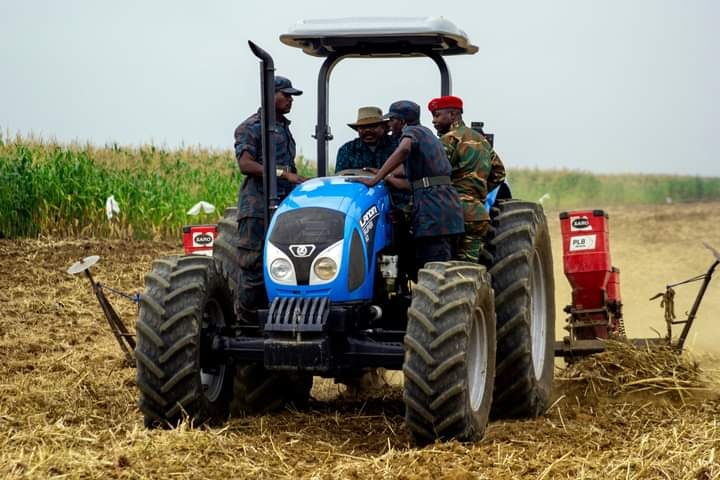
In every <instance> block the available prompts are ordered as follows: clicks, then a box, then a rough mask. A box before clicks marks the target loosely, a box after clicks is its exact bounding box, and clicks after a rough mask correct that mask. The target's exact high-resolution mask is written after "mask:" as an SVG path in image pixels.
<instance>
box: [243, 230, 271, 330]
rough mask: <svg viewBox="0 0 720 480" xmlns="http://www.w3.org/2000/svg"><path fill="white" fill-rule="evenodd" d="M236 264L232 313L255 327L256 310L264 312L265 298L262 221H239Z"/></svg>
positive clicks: (266, 302) (266, 299)
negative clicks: (238, 266)
mask: <svg viewBox="0 0 720 480" xmlns="http://www.w3.org/2000/svg"><path fill="white" fill-rule="evenodd" d="M238 233H239V239H238V253H239V264H240V268H239V269H238V279H237V285H238V289H237V295H236V298H235V307H236V308H235V311H236V312H237V314H238V316H239V317H240V321H241V322H243V323H251V324H252V323H257V310H258V309H259V308H267V305H268V298H267V292H266V291H265V278H264V276H263V258H262V257H263V240H264V238H265V224H264V222H263V219H262V218H254V217H244V218H240V219H238Z"/></svg>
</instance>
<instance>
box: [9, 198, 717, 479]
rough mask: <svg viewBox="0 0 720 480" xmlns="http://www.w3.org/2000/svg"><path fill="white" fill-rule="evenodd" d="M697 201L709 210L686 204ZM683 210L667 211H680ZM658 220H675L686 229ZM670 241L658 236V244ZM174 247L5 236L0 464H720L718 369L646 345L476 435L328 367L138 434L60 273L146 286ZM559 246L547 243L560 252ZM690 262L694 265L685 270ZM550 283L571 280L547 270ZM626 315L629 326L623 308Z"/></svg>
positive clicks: (510, 473)
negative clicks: (416, 440)
mask: <svg viewBox="0 0 720 480" xmlns="http://www.w3.org/2000/svg"><path fill="white" fill-rule="evenodd" d="M672 207H675V206H672ZM646 208H649V207H646ZM703 208H707V209H712V208H714V209H715V211H717V208H718V207H717V205H716V204H715V205H708V206H702V205H701V206H693V209H695V210H697V209H703ZM693 211H694V210H693ZM677 212H680V209H679V208H678V210H677V211H674V210H673V211H670V212H669V217H668V218H663V219H662V222H665V223H667V222H672V221H675V222H680V221H681V218H680V217H679V216H678V215H676V214H675V213H677ZM641 213H642V212H641ZM706 213H709V211H708V212H706ZM610 215H611V222H613V223H611V225H612V228H614V230H611V236H612V237H611V238H612V240H615V243H614V244H613V245H616V246H617V248H618V250H619V252H632V251H634V250H633V249H634V248H636V247H637V248H640V247H639V245H641V244H642V242H644V241H647V239H646V238H645V239H643V238H640V231H642V229H639V228H636V227H635V226H634V224H633V225H630V224H623V223H622V222H623V221H625V220H626V219H629V220H630V221H634V219H635V218H636V215H640V214H638V213H637V212H636V211H633V212H619V213H617V212H616V214H615V215H614V212H613V211H612V210H611V211H610ZM648 215H650V218H651V219H652V213H651V212H650V213H648ZM548 216H550V214H549V215H548ZM640 216H642V215H640ZM646 218H647V217H646ZM673 219H674V220H673ZM552 228H554V227H553V226H552V224H551V229H552ZM667 228H671V229H672V231H673V232H682V231H684V230H683V228H685V227H682V226H677V228H674V229H673V226H672V225H670V226H668V227H667ZM687 228H689V227H687ZM713 228H714V227H713ZM614 232H617V233H614ZM556 233H557V232H554V233H553V242H554V243H555V244H556V245H555V247H557V246H558V245H557V243H558V241H559V240H558V235H557V234H556ZM636 233H637V235H638V238H635V237H634V236H633V235H635V234H636ZM704 233H707V230H706V231H705V232H704ZM616 236H617V238H616ZM716 238H717V236H716ZM676 241H677V239H674V238H673V237H672V236H670V237H669V238H668V242H676ZM711 242H712V239H711ZM674 245H675V244H674V243H673V244H672V245H670V246H667V245H665V244H663V243H662V242H661V241H658V242H656V245H655V247H654V250H657V251H665V250H664V249H665V248H670V249H671V248H673V246H674ZM700 248H701V247H700ZM177 250H178V246H177V245H176V244H174V243H158V242H132V243H125V242H119V241H118V242H115V241H113V242H101V241H97V240H92V241H84V240H45V241H43V240H24V241H8V240H2V241H0V273H2V278H3V281H2V284H1V287H2V288H0V398H2V400H0V477H7V478H52V477H62V478H170V477H178V478H327V479H338V478H343V479H344V478H358V479H360V478H406V479H416V478H417V479H427V478H488V479H516V478H548V479H549V478H573V479H575V478H603V479H605V478H623V479H624V478H647V479H657V478H671V479H682V478H687V479H710V478H718V477H719V476H720V466H719V465H718V461H717V460H716V455H717V453H716V452H717V451H718V448H719V447H720V431H718V426H717V419H718V415H719V414H720V401H718V399H717V396H716V393H715V392H716V391H717V387H716V386H715V385H714V383H713V373H712V372H707V371H705V372H704V373H703V371H702V370H697V369H694V364H693V362H692V361H691V360H688V359H687V358H681V359H673V358H672V357H667V356H663V357H661V358H660V359H658V358H655V359H653V358H652V357H647V356H645V357H642V356H641V357H638V355H644V354H642V353H638V352H632V353H628V352H626V351H624V350H622V348H620V349H618V350H617V351H614V352H610V353H609V354H605V355H604V356H601V357H595V358H593V359H589V360H588V361H586V362H583V363H580V364H575V365H573V366H572V367H571V369H569V370H562V371H559V372H558V374H557V381H556V396H555V399H556V400H555V403H554V404H553V406H552V407H551V408H550V410H549V411H548V413H547V415H546V416H544V417H542V418H539V419H535V420H497V421H494V422H492V423H491V424H490V426H489V428H488V431H487V436H486V438H485V439H484V440H483V441H482V442H479V443H478V444H471V445H468V444H459V443H456V442H450V443H444V444H440V443H439V444H435V445H431V446H428V447H426V448H422V449H417V448H414V447H413V446H412V445H410V443H409V440H410V439H409V435H408V433H407V431H406V430H405V428H404V426H403V404H402V392H401V388H400V387H399V386H397V385H394V386H387V387H385V388H383V389H381V390H378V391H376V392H373V393H372V394H370V395H368V396H366V397H365V398H357V397H348V396H345V395H342V394H341V393H339V391H338V387H337V386H335V385H334V384H333V383H332V382H331V381H328V380H321V379H316V383H315V386H314V388H313V396H314V397H315V398H316V399H317V400H316V401H313V402H311V404H310V406H309V408H308V409H307V410H303V411H284V412H281V413H279V414H277V415H267V416H258V417H245V418H237V419H232V420H231V421H230V422H229V423H228V424H227V425H226V426H225V427H223V428H215V429H206V428H196V429H192V428H189V425H182V426H181V427H180V428H179V429H176V430H171V431H162V430H156V431H147V430H145V429H144V428H143V427H142V418H141V416H140V413H139V412H138V410H137V408H136V406H135V399H136V390H135V387H134V370H133V369H131V368H128V367H126V366H125V365H124V364H123V361H122V356H121V354H120V351H119V349H118V347H117V345H116V344H115V340H114V338H113V337H112V335H111V334H110V333H109V331H108V329H107V326H106V324H105V320H104V318H103V317H102V315H101V313H100V309H99V306H98V305H97V303H96V301H95V299H94V297H93V295H92V292H91V291H90V288H89V285H88V283H87V281H86V280H85V279H83V278H81V277H71V276H69V275H67V274H66V273H65V270H66V269H67V267H68V266H69V265H70V264H71V263H73V262H74V261H75V260H77V259H78V258H81V257H84V256H87V255H90V254H98V255H100V256H101V257H102V258H101V261H100V263H99V264H98V265H97V266H96V267H94V269H93V272H94V274H95V276H96V279H97V280H99V281H101V282H104V283H107V284H108V285H110V286H112V287H115V288H118V289H120V290H124V291H128V292H134V291H137V290H138V289H140V288H142V282H143V275H144V274H145V273H146V272H147V271H148V270H149V268H150V263H151V261H152V259H153V258H156V257H158V256H160V255H163V254H167V253H171V252H174V251H177ZM703 255H704V254H702V255H701V254H698V259H697V265H705V264H706V263H708V264H709V258H710V257H707V259H706V258H705V256H703ZM560 258H561V257H560V256H559V254H557V253H556V257H555V261H556V263H558V262H560ZM617 258H620V259H622V260H623V263H622V264H620V262H615V263H618V264H619V266H620V268H621V269H624V271H630V272H632V271H635V270H636V269H637V270H638V271H640V270H641V269H640V266H639V265H638V264H639V263H640V262H646V261H648V259H647V257H646V258H639V257H638V258H633V256H632V255H627V254H624V253H619V254H618V255H616V259H617ZM650 258H651V261H655V260H654V257H652V254H651V255H650ZM705 260H708V261H707V262H706V261H705ZM653 268H655V266H653ZM658 268H659V267H658ZM694 269H695V264H693V265H691V266H689V267H688V270H692V271H693V272H694ZM665 273H666V272H663V273H662V274H665ZM669 273H673V272H672V271H671V272H669ZM684 273H685V272H679V273H678V277H680V278H679V279H682V277H683V275H684ZM694 273H699V272H694ZM688 276H690V275H688ZM623 280H624V282H625V283H624V285H627V291H640V292H643V290H642V289H643V285H642V284H643V283H644V284H645V287H644V288H647V289H648V290H649V291H650V293H651V294H652V293H655V292H654V291H653V289H657V288H656V287H657V286H660V287H662V285H664V283H666V282H667V281H669V280H671V278H652V279H647V278H645V279H643V278H641V277H640V276H633V275H627V276H626V277H625V278H624V279H623ZM556 283H557V284H558V285H562V284H564V283H565V280H564V278H563V277H561V276H558V275H557V274H556ZM650 283H652V285H648V284H650ZM718 291H719V290H718V285H711V289H710V290H709V292H708V295H710V296H711V297H712V296H714V297H713V298H710V300H711V302H709V303H708V304H707V306H706V305H704V306H703V309H701V315H700V318H699V319H698V328H700V329H701V331H707V332H709V331H710V330H708V329H709V328H710V325H711V324H712V320H714V319H715V318H717V313H718V310H717V309H716V307H715V305H716V303H713V302H714V301H715V300H716V299H717V296H718V295H717V292H718ZM649 296H650V295H647V297H649ZM642 297H643V298H633V297H631V296H628V295H626V296H625V298H624V301H625V303H626V304H630V305H632V308H631V310H633V309H636V310H638V311H639V310H640V309H648V310H650V312H649V313H648V317H649V318H650V317H652V318H655V319H657V320H656V325H657V327H658V329H660V330H662V328H663V325H662V311H661V310H660V309H659V308H658V307H657V305H654V304H649V303H647V298H645V297H646V295H645V294H644V292H643V295H642ZM111 301H112V302H113V304H114V305H116V306H117V307H118V310H119V312H120V315H121V316H122V317H123V318H124V319H125V320H126V322H127V323H130V324H132V323H133V322H134V316H135V307H134V305H132V304H131V303H130V302H127V301H126V300H123V299H119V298H116V297H111ZM559 301H560V300H559ZM562 301H564V302H566V301H567V298H562ZM634 302H636V303H637V305H635V304H634ZM560 307H562V305H560ZM558 310H559V309H558ZM627 323H628V324H629V325H631V324H632V318H631V317H630V316H628V317H627ZM559 324H561V323H560V322H559ZM702 329H704V330H702ZM560 334H561V331H560V330H558V335H560ZM644 335H645V336H649V334H648V333H645V334H644ZM627 355H630V358H627ZM634 362H635V363H634ZM703 362H704V360H703V361H702V362H701V367H702V366H704V365H705V363H703ZM396 380H397V378H396ZM633 382H636V383H633ZM637 382H639V383H637ZM638 390H641V391H638Z"/></svg>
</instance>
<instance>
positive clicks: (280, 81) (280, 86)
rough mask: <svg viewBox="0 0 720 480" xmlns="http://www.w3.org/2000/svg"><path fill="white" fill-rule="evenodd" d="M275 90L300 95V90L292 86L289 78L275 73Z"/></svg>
mask: <svg viewBox="0 0 720 480" xmlns="http://www.w3.org/2000/svg"><path fill="white" fill-rule="evenodd" d="M275 91H276V92H283V93H287V94H288V95H302V93H303V92H302V90H298V89H297V88H293V86H292V82H291V81H290V79H289V78H286V77H281V76H280V75H275Z"/></svg>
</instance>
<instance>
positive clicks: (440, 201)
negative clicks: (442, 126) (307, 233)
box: [352, 100, 465, 268]
mask: <svg viewBox="0 0 720 480" xmlns="http://www.w3.org/2000/svg"><path fill="white" fill-rule="evenodd" d="M388 110H389V111H388V114H387V117H389V118H399V119H401V120H402V122H404V124H405V125H404V128H403V129H402V134H401V137H400V144H399V145H398V147H397V149H395V151H394V152H393V153H392V155H390V157H389V158H388V159H387V160H386V161H385V163H384V164H383V166H382V167H381V168H380V170H378V171H377V173H376V174H375V176H373V177H372V178H370V177H355V178H353V179H352V180H353V181H357V182H360V183H363V184H365V185H367V186H368V187H373V186H375V185H376V184H377V183H378V182H380V180H382V179H384V178H385V177H386V176H387V175H388V174H390V173H391V172H392V171H393V170H395V169H396V168H397V167H398V166H399V165H400V164H403V163H404V166H405V175H406V176H407V179H408V181H409V183H410V186H411V188H412V203H413V204H412V227H413V237H414V239H415V259H416V267H417V268H422V267H423V266H424V265H425V263H427V262H432V261H447V260H450V259H451V258H452V256H453V247H454V244H455V243H456V241H457V237H458V236H459V235H460V234H462V233H463V232H464V231H465V230H464V223H463V214H462V207H461V206H460V198H459V197H458V194H457V191H455V188H454V187H453V186H452V183H451V181H450V173H451V170H452V169H451V166H450V162H449V161H448V159H447V155H446V154H445V149H444V148H443V145H442V143H440V140H438V138H437V137H436V136H435V134H434V133H433V132H431V131H430V129H429V128H427V127H424V126H422V125H420V106H419V105H418V104H417V103H415V102H411V101H409V100H401V101H399V102H395V103H393V104H392V105H390V108H389V109H388Z"/></svg>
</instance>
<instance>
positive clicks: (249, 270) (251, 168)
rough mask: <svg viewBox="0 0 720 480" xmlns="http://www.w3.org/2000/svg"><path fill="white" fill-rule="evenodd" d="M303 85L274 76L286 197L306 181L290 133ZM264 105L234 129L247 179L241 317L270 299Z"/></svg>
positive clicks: (281, 193)
mask: <svg viewBox="0 0 720 480" xmlns="http://www.w3.org/2000/svg"><path fill="white" fill-rule="evenodd" d="M297 95H302V91H301V90H298V89H296V88H294V87H293V85H292V83H291V82H290V80H289V79H287V78H285V77H281V76H275V130H274V131H273V132H272V133H271V135H270V141H271V142H273V143H274V144H275V165H276V172H275V173H276V174H277V193H278V197H280V200H282V199H283V198H285V196H287V194H288V193H290V191H291V190H292V189H293V188H294V187H295V185H297V184H299V183H301V182H303V181H304V179H303V178H302V177H300V176H299V175H298V174H297V168H295V139H294V138H293V136H292V134H291V133H290V120H288V119H287V118H286V117H285V115H286V114H288V113H290V110H291V109H292V104H293V98H294V97H295V96H297ZM261 129H262V126H261V123H260V109H258V111H257V112H256V113H253V114H252V115H250V117H248V118H247V119H246V120H245V121H243V122H242V123H241V124H240V125H239V126H238V127H237V128H236V129H235V157H236V158H237V161H238V166H239V167H240V171H241V172H242V173H243V174H244V175H245V180H244V181H243V183H242V186H241V187H240V195H239V199H238V230H239V233H240V235H239V242H238V250H239V275H238V289H237V290H238V292H237V298H236V299H235V300H236V301H235V306H236V310H237V313H238V315H239V316H240V318H241V319H242V320H243V321H244V322H246V323H251V322H253V321H254V319H255V314H256V311H257V309H258V308H263V307H265V306H266V305H267V294H266V293H265V282H264V279H263V268H262V248H263V239H264V238H265V225H264V219H263V179H262V177H263V167H262V164H261V161H262V141H261Z"/></svg>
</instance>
